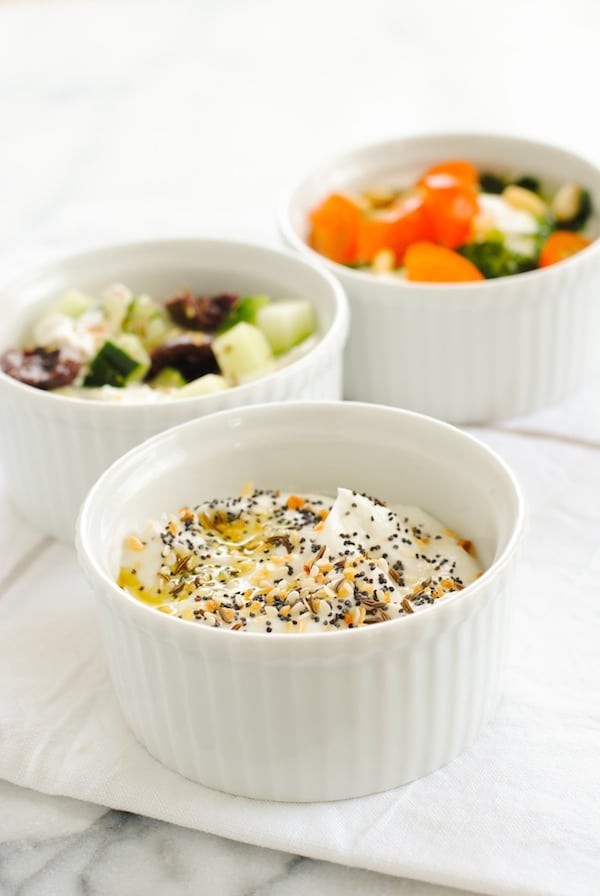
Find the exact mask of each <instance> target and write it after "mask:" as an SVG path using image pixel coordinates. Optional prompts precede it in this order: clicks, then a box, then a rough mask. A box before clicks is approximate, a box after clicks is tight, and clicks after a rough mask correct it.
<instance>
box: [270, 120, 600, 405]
mask: <svg viewBox="0 0 600 896" xmlns="http://www.w3.org/2000/svg"><path fill="white" fill-rule="evenodd" d="M457 157H460V158H465V159H469V160H471V161H473V162H474V163H475V164H476V165H477V167H478V168H479V170H491V171H500V172H501V171H504V170H507V171H514V172H520V173H528V174H533V175H535V176H538V177H540V178H541V179H542V181H547V182H549V183H550V184H551V185H554V184H556V185H559V184H560V183H562V182H564V181H570V180H574V181H577V182H579V183H581V184H582V185H584V186H585V187H587V188H588V189H589V190H590V192H591V194H592V197H593V202H594V205H595V208H596V209H600V170H599V169H598V168H597V167H596V166H594V165H592V164H591V163H589V162H587V161H585V160H584V159H582V158H580V157H578V156H576V155H573V154H572V153H570V152H566V151H564V150H562V149H558V148H556V147H553V146H548V145H546V144H543V143H536V142H532V141H530V140H524V139H518V138H512V137H502V136H494V135H481V134H443V135H433V136H423V137H410V138H405V139H400V140H394V141H390V142H387V143H379V144H375V145H372V146H368V147H365V148H362V149H358V150H356V151H354V152H351V153H349V154H348V155H345V156H343V157H340V158H337V159H335V160H333V161H331V162H329V163H327V164H325V165H323V166H322V167H321V168H319V169H318V170H316V171H314V172H313V173H312V174H310V175H309V176H308V177H306V178H305V179H303V180H302V181H301V182H300V183H299V184H298V185H297V186H296V187H295V188H294V189H293V190H292V191H291V192H290V193H289V194H288V195H287V196H286V198H285V199H284V201H283V203H282V206H281V209H280V227H281V231H282V233H283V236H284V238H285V240H286V241H287V242H288V244H290V245H291V246H293V247H294V248H295V249H297V250H298V251H300V252H301V253H303V254H304V256H305V257H308V258H311V259H313V261H320V262H321V263H322V264H323V265H324V266H326V267H327V268H328V269H329V270H330V271H332V272H333V273H335V275H336V276H337V277H338V278H339V280H340V282H341V283H342V284H343V286H344V288H345V289H346V293H347V295H348V299H349V302H350V310H351V314H352V325H351V332H350V338H349V340H348V343H347V346H346V356H345V381H344V387H345V388H344V391H345V396H346V398H350V399H356V400H360V401H374V402H380V403H383V404H389V405H395V406H398V407H405V408H409V409H411V410H415V411H420V412H422V413H426V414H431V415H432V416H436V417H439V418H441V419H443V420H448V421H450V422H453V423H482V422H485V421H489V420H493V419H498V418H501V417H512V416H516V415H520V414H526V413H529V412H531V411H534V410H536V409H538V408H541V407H544V406H546V405H551V404H553V403H555V402H557V401H559V400H560V399H561V398H563V397H564V396H566V395H567V394H568V393H569V392H571V391H573V390H574V389H576V388H577V386H578V385H579V384H580V383H581V382H582V381H583V380H584V379H585V377H586V376H587V375H588V374H589V373H590V371H591V370H593V368H594V359H595V355H596V354H597V350H598V349H597V345H598V336H599V334H600V320H599V318H600V301H599V300H598V289H597V287H598V283H599V282H600V240H597V241H596V242H594V243H593V244H592V245H591V246H590V247H588V248H587V249H585V250H584V251H583V252H580V253H579V254H577V255H575V256H573V257H572V258H570V259H569V260H567V261H564V262H562V263H560V264H557V265H553V266H552V267H549V268H545V269H542V270H538V271H532V272H530V273H526V274H517V275H515V276H512V277H504V278H500V279H497V280H487V281H484V282H477V283H465V284H460V283H458V284H422V283H412V282H407V281H401V280H399V279H394V278H392V277H382V276H376V275H374V274H370V273H366V272H361V271H357V270H353V269H351V268H347V267H345V266H343V265H339V264H335V263H334V262H330V261H328V260H327V259H325V258H323V257H322V256H321V255H319V254H318V253H316V252H314V251H313V250H312V249H310V248H309V246H308V245H307V243H306V237H307V233H308V214H309V212H310V210H311V209H312V208H314V207H315V205H317V204H318V202H319V201H321V200H322V199H323V198H324V197H325V196H327V195H328V194H329V193H331V192H332V191H335V190H344V189H355V188H358V189H360V188H363V187H367V186H374V185H375V186H377V185H382V186H383V185H388V186H389V185H390V183H391V184H393V185H399V186H402V185H403V184H410V183H412V182H414V180H415V179H416V177H417V176H418V175H419V174H421V173H422V172H423V171H424V170H425V169H426V168H427V166H429V165H431V164H433V163H435V162H439V161H442V160H444V159H447V158H457ZM594 217H595V226H594V228H593V229H594V232H595V233H598V229H599V228H598V217H597V215H595V216H594Z"/></svg>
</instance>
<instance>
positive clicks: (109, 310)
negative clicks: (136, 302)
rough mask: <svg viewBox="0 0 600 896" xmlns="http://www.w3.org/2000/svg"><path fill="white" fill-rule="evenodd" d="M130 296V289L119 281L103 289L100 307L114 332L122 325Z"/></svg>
mask: <svg viewBox="0 0 600 896" xmlns="http://www.w3.org/2000/svg"><path fill="white" fill-rule="evenodd" d="M132 298H133V296H132V293H131V290H130V289H128V288H127V287H126V286H123V285H122V284H121V283H115V284H113V286H109V287H108V289H105V290H104V294H103V296H102V307H103V309H104V314H105V316H106V319H107V320H108V322H109V323H110V325H111V327H112V329H113V331H114V332H117V331H119V330H120V329H121V327H122V326H123V321H124V320H125V316H126V314H127V311H128V309H129V305H130V303H131V300H132Z"/></svg>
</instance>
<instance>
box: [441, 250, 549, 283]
mask: <svg viewBox="0 0 600 896" xmlns="http://www.w3.org/2000/svg"><path fill="white" fill-rule="evenodd" d="M458 252H460V254H461V255H463V256H464V257H465V258H467V259H468V260H469V261H470V262H471V263H472V264H474V265H475V267H476V268H477V269H478V270H480V271H481V273H482V274H483V276H484V277H485V278H486V280H492V279H494V278H495V277H507V276H508V275H509V274H521V273H523V272H524V271H531V270H533V269H534V268H535V267H536V260H535V259H534V258H531V257H528V256H526V255H520V254H519V253H517V252H512V251H511V250H510V249H508V248H507V247H506V246H505V245H504V243H503V242H502V241H501V240H485V241H484V242H481V243H466V245H464V246H462V247H461V248H460V249H458Z"/></svg>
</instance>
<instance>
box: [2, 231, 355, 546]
mask: <svg viewBox="0 0 600 896" xmlns="http://www.w3.org/2000/svg"><path fill="white" fill-rule="evenodd" d="M115 281H120V282H123V283H125V284H127V286H129V287H131V288H132V289H133V290H134V291H138V290H139V291H144V292H148V293H150V295H155V296H165V295H169V294H170V293H172V292H174V291H175V290H177V289H179V288H182V287H189V288H190V289H192V290H198V291H202V292H211V291H212V292H215V291H223V290H227V291H231V292H240V293H242V294H251V293H256V292H262V293H267V294H270V295H272V296H273V297H274V298H288V297H300V296H304V297H306V298H308V299H310V301H311V302H312V303H313V305H314V307H315V309H316V313H317V317H318V324H319V331H320V338H319V339H318V342H317V343H316V345H315V346H314V348H312V349H311V350H310V351H309V352H307V354H306V355H304V356H303V357H300V358H299V359H298V360H296V361H294V362H293V363H291V364H289V365H288V366H286V367H284V368H282V369H280V370H278V371H277V372H275V373H272V374H270V375H268V376H265V377H262V378H260V379H257V380H255V381H253V382H250V383H248V384H245V385H243V386H238V387H236V388H234V389H229V390H227V391H225V392H219V393H218V394H216V395H208V396H202V397H195V398H187V399H173V400H172V401H164V402H156V403H148V404H132V403H129V404H111V403H104V402H99V401H87V400H85V399H78V398H67V397H63V396H61V395H53V394H52V393H49V392H43V391H41V390H38V389H32V388H31V387H29V386H24V385H23V384H21V383H19V382H17V381H16V380H13V379H11V378H10V377H9V376H6V375H5V374H3V373H2V372H0V432H1V433H2V437H1V439H0V463H1V464H2V465H3V467H4V469H5V472H6V483H7V490H8V491H9V494H10V496H11V498H12V500H13V501H14V503H15V504H16V506H17V508H18V509H19V511H20V512H21V513H22V514H23V516H24V517H25V518H26V519H27V521H28V522H30V523H31V524H32V525H33V526H35V527H36V528H38V529H41V530H42V531H44V532H46V533H48V534H50V535H53V536H55V537H56V538H60V539H62V540H65V541H71V540H72V538H73V533H74V528H75V520H76V518H77V513H78V511H79V507H80V505H81V502H82V501H83V498H84V497H85V494H86V493H87V491H88V489H89V487H90V486H91V485H92V483H93V482H94V481H95V480H96V478H97V477H98V476H99V475H100V473H102V471H103V470H105V469H106V468H107V467H108V466H109V464H110V463H112V461H113V460H115V459H116V458H117V457H119V455H121V454H123V453H124V452H125V451H128V450H129V449H130V448H132V447H133V446H134V445H137V444H138V443H139V442H142V441H144V439H147V438H148V437H149V436H151V435H154V434H155V433H157V432H160V431H161V430H163V429H168V428H169V427H171V426H175V425H176V424H178V423H183V422H185V421H186V420H192V419H194V418H196V417H202V416H204V415H205V414H211V413H213V412H214V411H221V410H224V409H226V408H232V407H240V406H244V405H248V404H257V403H263V402H269V401H286V400H288V399H310V400H313V399H336V398H340V397H341V389H342V356H343V346H344V342H345V340H346V336H347V331H348V309H347V302H346V298H345V296H344V293H343V290H342V288H341V287H340V285H339V284H338V283H337V282H336V280H335V279H334V278H333V277H331V275H329V274H327V273H326V272H324V271H323V270H322V269H321V270H318V269H316V268H315V267H314V266H313V265H311V264H309V263H308V262H306V261H304V260H302V259H300V258H298V256H297V255H294V254H292V253H289V252H281V251H277V250H273V249H267V248H264V247H261V246H256V245H251V244H247V243H237V242H229V241H225V240H207V239H190V240H164V241H159V242H145V243H133V244H127V245H117V246H108V247H106V248H102V249H97V250H94V251H90V252H85V253H82V254H79V255H74V256H72V257H71V258H67V259H64V260H62V261H58V262H55V263H53V264H50V265H46V266H44V267H41V268H39V269H37V270H33V271H32V272H31V273H30V274H28V275H27V276H26V277H23V278H22V279H20V280H18V281H17V282H15V283H13V284H11V285H10V286H8V287H6V288H5V289H3V290H2V291H1V292H0V332H1V333H2V341H1V343H0V353H1V352H2V351H4V350H5V349H6V348H8V347H10V346H11V345H18V344H20V342H21V339H22V338H23V332H24V329H25V328H26V327H27V326H28V324H30V323H31V322H32V321H33V320H35V318H36V316H37V315H38V314H39V313H40V310H41V309H43V308H44V307H47V305H48V303H49V301H50V300H52V299H53V298H56V296H57V295H59V294H60V293H61V291H62V290H64V289H66V288H68V287H76V288H80V289H83V290H89V291H92V292H93V291H95V290H100V289H103V288H104V287H106V286H107V285H109V284H110V283H114V282H115Z"/></svg>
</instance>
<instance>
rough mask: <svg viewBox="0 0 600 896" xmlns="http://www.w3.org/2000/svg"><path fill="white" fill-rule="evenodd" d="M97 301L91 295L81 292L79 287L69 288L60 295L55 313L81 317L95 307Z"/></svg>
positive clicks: (54, 309)
mask: <svg viewBox="0 0 600 896" xmlns="http://www.w3.org/2000/svg"><path fill="white" fill-rule="evenodd" d="M95 304H96V302H95V301H94V299H92V298H90V296H86V294H85V293H83V292H80V291H79V290H78V289H68V290H67V291H66V292H65V293H63V295H62V296H61V297H60V299H59V300H58V302H57V303H56V305H55V306H54V308H53V309H52V310H53V311H54V313H55V314H64V315H66V316H67V317H79V315H80V314H83V313H84V312H85V311H89V310H90V308H93V307H94V305H95Z"/></svg>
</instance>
